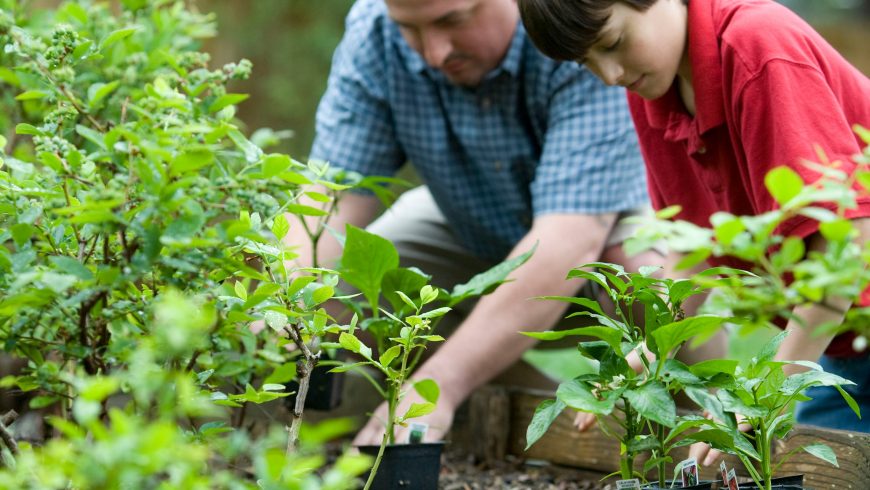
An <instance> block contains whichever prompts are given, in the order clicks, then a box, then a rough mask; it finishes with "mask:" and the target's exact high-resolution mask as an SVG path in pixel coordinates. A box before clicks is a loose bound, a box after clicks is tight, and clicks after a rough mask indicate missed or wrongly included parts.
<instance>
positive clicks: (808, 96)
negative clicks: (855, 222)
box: [733, 60, 870, 237]
mask: <svg viewBox="0 0 870 490" xmlns="http://www.w3.org/2000/svg"><path fill="white" fill-rule="evenodd" d="M842 104H843V102H842V101H840V100H838V98H837V96H836V94H835V93H834V90H832V88H831V86H830V85H829V83H828V81H827V80H826V79H825V77H824V75H823V74H822V72H821V71H820V70H818V69H817V68H816V67H813V66H811V65H806V64H800V63H795V62H793V61H786V60H773V61H770V62H768V63H766V64H765V66H764V67H762V68H761V70H759V72H758V73H757V74H754V75H752V76H751V77H748V79H747V81H746V82H745V83H744V84H742V85H741V86H740V87H739V91H738V93H737V94H736V97H734V100H733V110H734V119H735V122H736V123H737V128H736V129H737V132H738V135H737V137H738V141H740V142H741V145H742V147H741V148H737V151H742V152H744V153H745V158H746V162H747V165H748V166H749V169H748V172H747V175H748V177H749V178H750V179H751V182H750V183H749V185H750V186H751V197H752V199H753V200H754V206H755V209H756V211H757V212H758V213H763V212H767V211H771V210H773V209H776V208H777V207H778V204H777V203H776V201H775V200H774V199H773V197H772V196H771V195H770V193H769V192H768V190H767V188H766V187H765V185H764V176H765V175H766V174H767V172H769V171H770V170H771V169H773V168H775V167H777V166H782V165H786V166H788V167H790V168H791V169H792V170H794V171H795V172H797V173H798V174H799V175H800V176H801V177H802V178H803V180H804V182H807V183H809V182H815V181H816V180H818V179H819V178H820V177H821V175H820V174H819V173H818V172H816V171H815V170H813V169H811V168H810V167H808V166H807V165H806V164H805V162H806V161H813V162H820V157H819V153H818V152H817V150H821V155H823V156H824V157H823V158H824V159H826V160H827V161H828V162H831V163H830V164H831V166H836V167H837V168H839V169H840V170H842V171H844V172H846V173H847V174H850V173H851V172H853V171H854V169H855V163H854V162H853V161H852V157H853V156H854V155H855V154H857V153H859V152H860V151H861V148H860V146H859V144H858V141H857V139H856V137H855V134H854V132H853V131H852V127H851V126H852V124H851V122H850V121H849V120H848V118H847V116H846V114H845V113H844V110H843V105H842ZM818 205H820V206H823V207H826V208H828V209H831V210H833V209H835V206H834V204H832V203H819V204H818ZM846 216H847V217H848V218H856V217H865V216H870V200H868V199H867V198H862V199H859V201H858V207H857V208H856V209H852V210H849V211H848V212H847V213H846ZM817 229H818V222H817V221H815V220H813V219H810V218H806V217H803V216H799V217H796V218H794V219H792V220H789V221H788V222H786V223H783V225H782V226H781V227H780V229H779V232H780V233H782V234H784V235H796V236H801V237H806V236H809V235H810V234H812V233H814V232H815V231H816V230H817Z"/></svg>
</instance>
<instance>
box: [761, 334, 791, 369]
mask: <svg viewBox="0 0 870 490" xmlns="http://www.w3.org/2000/svg"><path fill="white" fill-rule="evenodd" d="M787 335H788V330H783V331H782V332H780V333H778V334H776V336H774V337H773V338H772V339H770V340H769V341H768V342H767V343H765V344H764V346H762V347H761V351H760V352H759V353H758V355H757V356H755V358H754V360H755V362H756V363H757V364H759V363H764V362H767V361H770V360H772V359H773V357H774V356H776V353H777V352H778V351H779V346H780V344H782V341H783V340H785V337H786V336H787Z"/></svg>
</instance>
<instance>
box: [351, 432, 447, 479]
mask: <svg viewBox="0 0 870 490" xmlns="http://www.w3.org/2000/svg"><path fill="white" fill-rule="evenodd" d="M443 448H444V442H427V443H423V444H393V445H390V446H387V447H386V448H385V449H384V456H383V458H381V465H380V466H379V467H378V472H377V474H376V475H375V479H374V481H373V482H372V487H371V488H372V489H374V490H396V489H401V488H407V489H409V490H438V474H439V473H440V472H441V450H442V449H443ZM378 449H380V446H359V450H360V452H362V453H365V454H368V455H370V456H372V457H376V456H377V455H378ZM367 479H368V473H367V474H366V475H365V477H364V480H367Z"/></svg>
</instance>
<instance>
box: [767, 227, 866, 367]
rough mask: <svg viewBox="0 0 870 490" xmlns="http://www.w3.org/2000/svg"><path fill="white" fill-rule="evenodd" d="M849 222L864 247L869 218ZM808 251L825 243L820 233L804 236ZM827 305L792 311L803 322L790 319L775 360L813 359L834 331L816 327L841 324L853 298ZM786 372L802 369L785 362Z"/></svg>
mask: <svg viewBox="0 0 870 490" xmlns="http://www.w3.org/2000/svg"><path fill="white" fill-rule="evenodd" d="M852 225H853V226H854V227H855V228H856V229H857V230H858V233H859V235H858V238H857V242H858V243H859V244H860V245H861V246H864V244H866V243H867V240H868V238H870V218H856V219H854V220H852ZM807 242H808V243H807V244H808V247H807V248H808V250H811V251H822V250H824V248H825V246H826V243H825V239H824V238H822V236H821V234H819V233H814V234H812V235H810V237H809V238H808V239H807ZM825 302H826V304H825V305H820V304H813V305H809V306H805V307H801V308H795V310H794V314H795V316H796V317H797V318H800V319H802V320H803V325H802V324H801V322H798V321H797V320H790V321H789V322H788V325H787V326H786V330H787V331H788V332H789V334H788V336H786V338H785V340H784V341H783V342H782V345H780V347H779V351H778V352H777V355H776V359H777V360H780V361H797V360H803V361H812V362H816V361H817V360H818V359H819V357H821V355H822V354H824V352H825V349H827V348H828V346H829V345H830V343H831V340H833V338H834V335H833V334H821V335H820V334H817V333H816V331H815V330H816V328H818V327H819V326H820V325H822V324H824V323H828V322H834V323H842V321H843V318H844V317H845V312H846V311H848V310H849V308H850V307H851V306H852V303H853V301H852V300H851V299H847V298H841V297H833V298H826V299H825ZM784 369H785V371H786V373H787V374H792V373H796V372H800V371H805V370H806V369H807V368H805V367H803V366H796V365H788V366H786V367H785V368H784Z"/></svg>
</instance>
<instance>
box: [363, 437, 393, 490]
mask: <svg viewBox="0 0 870 490" xmlns="http://www.w3.org/2000/svg"><path fill="white" fill-rule="evenodd" d="M387 425H391V424H390V423H389V422H387ZM388 433H389V431H384V438H383V439H382V440H381V447H380V448H378V455H377V456H376V457H375V464H374V465H373V466H372V470H371V471H370V472H369V479H368V480H366V485H365V487H363V490H369V488H371V486H372V483H373V482H374V481H375V475H377V473H378V466H380V465H381V459H382V458H383V457H384V450H386V448H387V434H388Z"/></svg>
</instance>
